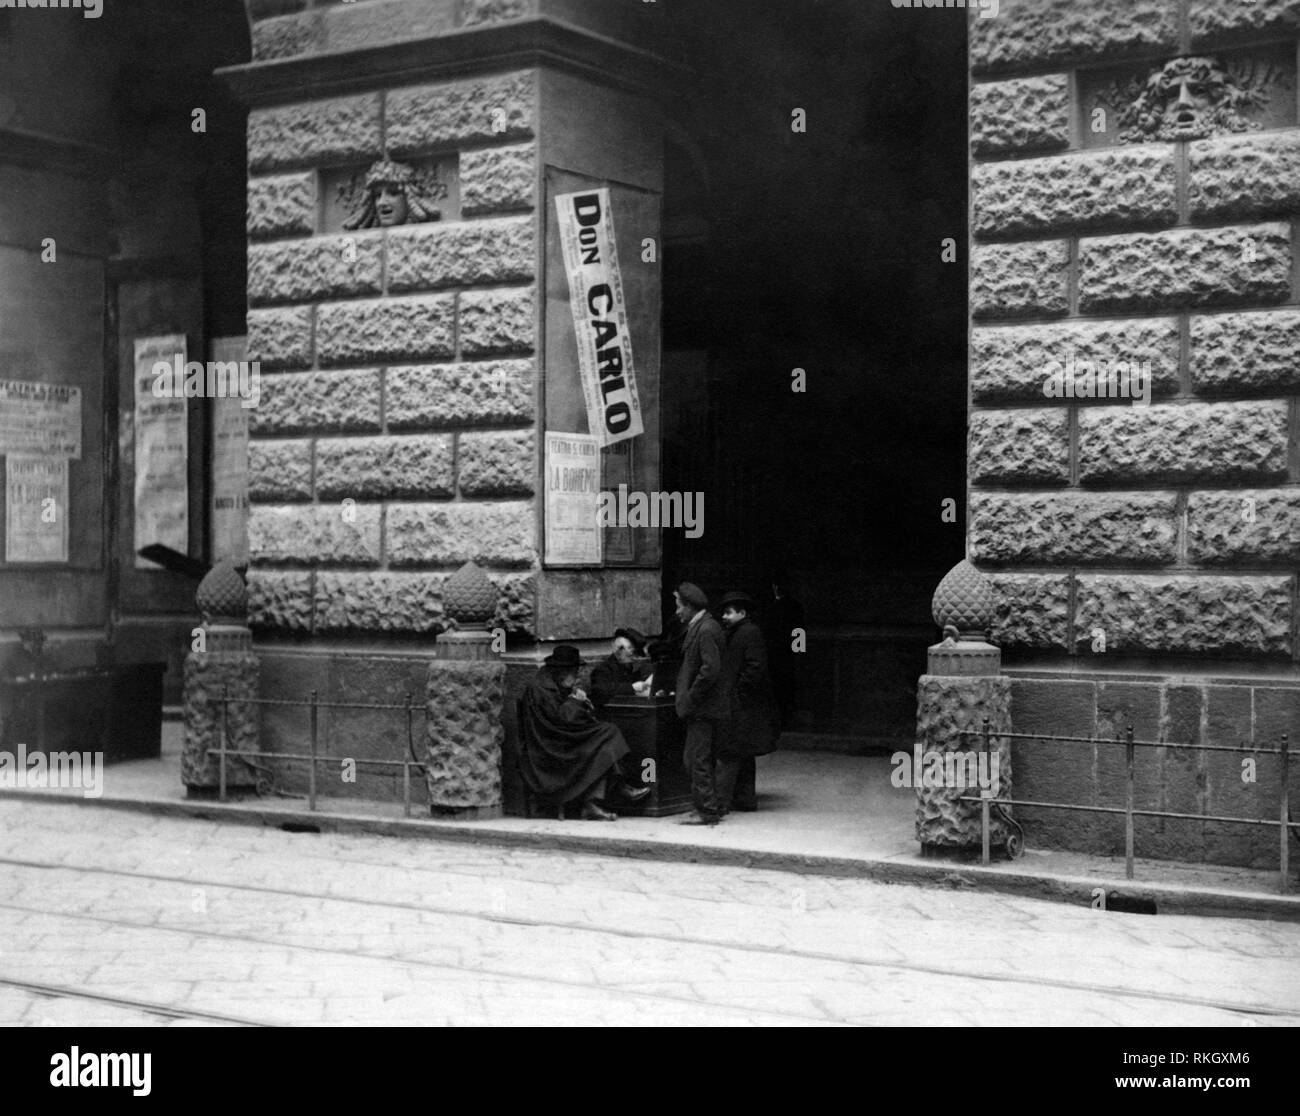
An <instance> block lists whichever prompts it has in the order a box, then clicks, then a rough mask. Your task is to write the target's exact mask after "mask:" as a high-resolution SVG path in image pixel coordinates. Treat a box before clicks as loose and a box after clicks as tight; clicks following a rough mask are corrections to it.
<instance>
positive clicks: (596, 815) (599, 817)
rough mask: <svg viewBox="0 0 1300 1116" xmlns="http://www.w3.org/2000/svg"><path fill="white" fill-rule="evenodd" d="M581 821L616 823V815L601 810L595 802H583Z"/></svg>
mask: <svg viewBox="0 0 1300 1116" xmlns="http://www.w3.org/2000/svg"><path fill="white" fill-rule="evenodd" d="M582 820H583V821H618V815H617V814H611V813H610V812H609V811H608V810H606V809H603V808H602V807H601V806H599V805H598V804H597V803H595V802H584V803H583V805H582Z"/></svg>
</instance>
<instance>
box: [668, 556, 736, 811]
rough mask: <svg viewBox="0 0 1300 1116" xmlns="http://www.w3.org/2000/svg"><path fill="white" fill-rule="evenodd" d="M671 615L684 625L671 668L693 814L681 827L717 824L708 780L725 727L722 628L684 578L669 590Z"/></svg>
mask: <svg viewBox="0 0 1300 1116" xmlns="http://www.w3.org/2000/svg"><path fill="white" fill-rule="evenodd" d="M673 597H674V600H675V601H676V604H677V618H678V619H679V620H681V621H682V623H683V624H685V625H686V635H685V637H684V638H683V640H682V665H681V668H680V669H679V670H678V672H677V701H676V706H677V716H679V717H681V718H682V720H684V721H685V722H686V743H685V746H684V747H683V749H682V762H683V764H684V765H685V767H686V773H687V774H688V775H689V776H690V779H691V800H692V803H693V804H694V806H695V810H694V812H693V813H691V814H688V815H687V816H686V817H685V818H683V819H682V821H681V824H682V825H717V824H718V822H720V821H721V820H722V805H721V804H720V803H719V802H718V792H717V787H716V785H715V783H714V765H715V763H716V762H717V755H716V751H715V749H716V746H717V744H718V743H719V742H720V740H721V738H722V733H723V730H724V729H725V727H726V722H727V713H728V703H727V690H726V686H725V684H724V681H723V677H722V651H723V639H722V629H721V628H720V627H718V622H717V621H716V620H715V619H713V617H712V616H710V615H709V598H708V597H706V596H705V595H704V591H703V590H702V589H701V588H700V587H699V586H698V585H693V584H692V583H691V582H689V581H683V582H682V583H681V585H679V586H678V587H677V592H676V593H675V594H673Z"/></svg>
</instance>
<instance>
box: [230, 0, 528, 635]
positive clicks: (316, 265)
mask: <svg viewBox="0 0 1300 1116" xmlns="http://www.w3.org/2000/svg"><path fill="white" fill-rule="evenodd" d="M295 7H302V5H294V4H290V3H286V4H260V5H256V6H255V14H259V13H260V14H264V15H266V16H267V18H265V19H263V20H260V21H258V22H257V23H255V24H254V27H255V41H256V42H257V43H259V44H260V45H259V48H258V49H259V52H260V53H259V57H262V58H265V57H270V56H271V55H270V54H268V52H270V51H273V52H274V54H275V56H276V57H280V56H281V55H283V54H286V53H295V52H296V51H297V47H302V48H303V49H304V50H305V49H307V45H308V44H311V43H314V44H316V46H314V47H312V49H317V48H319V49H326V48H328V49H340V48H343V47H352V46H357V45H361V44H360V43H359V41H358V40H356V36H357V35H359V34H361V33H362V30H363V29H365V31H366V34H367V35H370V36H373V37H374V41H376V42H378V41H392V40H393V39H402V38H409V37H411V36H414V35H417V34H435V33H440V32H442V31H449V30H452V29H453V26H459V25H477V24H478V23H481V22H484V21H486V20H487V19H489V17H492V16H493V13H495V16H496V17H499V18H508V17H509V16H510V14H511V12H512V11H513V9H514V8H522V7H523V5H520V4H514V5H512V4H502V3H494V4H487V3H472V2H470V0H462V2H461V3H460V4H458V5H453V4H447V3H426V2H423V0H420V2H415V0H411V2H405V3H401V2H392V3H388V4H367V5H357V6H356V8H352V7H350V6H335V7H328V8H327V7H319V8H316V9H313V10H311V11H299V12H293V11H289V9H293V8H295ZM363 8H364V11H363ZM273 13H277V14H273ZM286 13H287V14H286ZM381 16H382V17H383V18H380V17H381ZM440 21H442V22H440ZM457 21H459V22H457ZM444 23H445V26H444ZM426 24H427V26H426ZM295 28H297V29H298V30H293V29H295ZM304 28H306V29H308V30H309V31H310V32H311V34H310V35H309V34H308V33H307V31H303V30H302V29H304ZM311 35H324V36H325V37H324V38H323V39H321V38H312V37H311ZM295 44H296V46H295ZM291 46H294V50H292V51H291V50H290V47H291ZM536 86H537V79H536V74H535V72H533V71H519V72H512V73H501V74H492V75H488V76H482V77H474V78H467V79H464V80H458V81H447V82H440V83H434V84H424V85H417V86H403V87H397V88H385V89H379V90H376V91H374V92H366V93H359V94H356V95H354V96H344V97H331V98H327V99H322V100H314V101H307V102H303V103H298V104H291V105H287V106H282V105H275V106H271V107H264V108H263V107H259V108H254V109H253V111H252V113H251V115H250V118H249V126H248V135H249V164H250V179H249V189H248V234H249V239H250V244H249V307H250V309H249V314H248V334H249V359H252V360H259V361H260V362H261V367H262V371H263V379H262V394H261V399H260V401H259V404H258V406H257V407H256V408H254V409H252V410H251V411H250V415H251V421H252V442H251V445H250V450H249V494H250V498H251V500H252V502H253V506H252V511H251V515H250V523H249V536H250V546H251V551H252V561H253V572H252V574H251V577H250V592H251V596H252V613H253V615H252V620H253V623H254V625H255V626H257V627H259V628H262V629H264V630H265V629H270V630H274V631H279V632H304V633H306V632H310V633H315V634H328V633H331V632H345V631H347V632H376V633H432V632H436V631H438V630H440V629H441V628H442V627H443V626H445V623H446V621H445V617H444V615H443V612H442V605H441V586H442V582H443V580H444V579H445V578H446V576H447V575H448V574H449V573H450V572H451V570H453V569H455V568H456V567H458V566H459V565H460V564H461V563H462V562H464V561H465V560H466V559H470V558H472V559H474V560H475V561H477V562H479V563H480V564H481V565H482V566H484V567H485V568H486V569H487V570H488V571H489V576H490V577H491V578H492V580H493V581H494V582H495V583H496V584H497V585H498V586H499V588H500V590H501V598H500V602H499V605H498V611H497V616H496V618H495V620H494V623H495V624H500V625H501V626H503V627H505V628H507V629H509V630H524V631H527V630H530V626H531V624H532V619H533V614H534V600H533V598H534V595H535V587H534V584H533V582H534V574H533V567H534V565H535V559H536V554H537V545H536V527H535V519H536V516H535V507H534V496H535V492H534V489H535V478H536V474H537V465H536V458H537V447H536V437H535V432H534V421H535V404H534V383H535V366H534V362H535V348H536V345H535V337H536V324H535V317H536V307H535V302H536V299H537V288H536V282H535V277H536V272H537V258H538V248H537V212H536V211H537V206H536V186H537V177H538V172H537V156H536V142H535V132H536V121H535V115H536V102H537V87H536ZM385 153H387V154H389V155H391V156H393V157H396V158H399V159H402V160H404V161H407V162H410V163H412V164H415V165H427V160H429V159H430V158H433V157H435V156H436V158H437V160H438V166H439V169H440V170H442V169H443V168H446V167H453V166H454V168H455V169H454V174H455V178H456V182H457V190H456V193H455V196H454V198H453V199H452V200H449V201H448V202H447V203H446V204H444V206H443V219H442V220H440V221H435V222H430V223H423V224H406V225H403V226H399V227H393V228H387V229H384V228H374V229H361V230H357V231H355V232H348V233H344V232H340V231H338V230H337V227H335V229H334V231H329V232H327V231H326V228H325V226H326V216H325V215H326V213H327V212H328V209H329V205H330V203H331V198H330V197H329V196H327V195H328V193H329V190H330V189H331V188H332V187H333V184H334V183H335V182H336V181H337V176H338V173H339V169H340V168H342V170H343V171H352V172H354V173H355V172H358V171H359V172H364V170H365V169H366V167H368V166H369V164H370V163H371V162H373V161H374V160H376V159H378V158H380V157H381V156H382V155H384V154H385Z"/></svg>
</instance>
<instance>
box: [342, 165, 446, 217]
mask: <svg viewBox="0 0 1300 1116" xmlns="http://www.w3.org/2000/svg"><path fill="white" fill-rule="evenodd" d="M446 196H447V186H446V184H445V183H442V182H439V181H438V179H437V177H436V176H435V175H433V174H432V173H429V172H427V171H418V170H416V169H415V168H414V167H412V166H408V165H407V164H406V163H398V162H396V161H394V160H392V159H380V160H378V161H377V162H375V163H373V164H372V165H371V167H370V169H369V170H368V171H367V172H366V178H365V184H364V186H361V185H359V184H358V183H357V182H356V180H355V179H354V180H353V181H352V182H351V183H350V184H348V185H347V186H344V187H342V188H340V191H339V197H340V200H342V202H343V204H344V205H345V206H346V207H347V208H348V209H349V210H351V211H352V212H351V216H349V217H348V219H347V220H346V221H344V222H343V227H344V228H345V229H348V230H351V229H373V228H375V227H376V226H381V227H384V228H392V227H394V226H396V225H405V224H407V223H408V222H410V223H417V222H424V221H438V220H441V218H442V211H441V210H439V209H438V208H437V207H436V206H435V204H434V203H435V202H436V201H438V200H439V199H441V198H445V197H446Z"/></svg>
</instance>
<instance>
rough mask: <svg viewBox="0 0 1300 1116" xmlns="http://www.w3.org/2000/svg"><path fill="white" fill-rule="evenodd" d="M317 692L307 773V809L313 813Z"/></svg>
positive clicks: (312, 697) (313, 705) (314, 801)
mask: <svg viewBox="0 0 1300 1116" xmlns="http://www.w3.org/2000/svg"><path fill="white" fill-rule="evenodd" d="M317 712H318V711H317V708H316V691H315V690H312V692H311V748H310V752H311V759H310V760H309V761H308V762H309V764H310V765H311V766H310V769H309V770H308V772H307V809H308V810H311V811H312V812H313V813H314V812H315V810H316V720H317Z"/></svg>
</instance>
